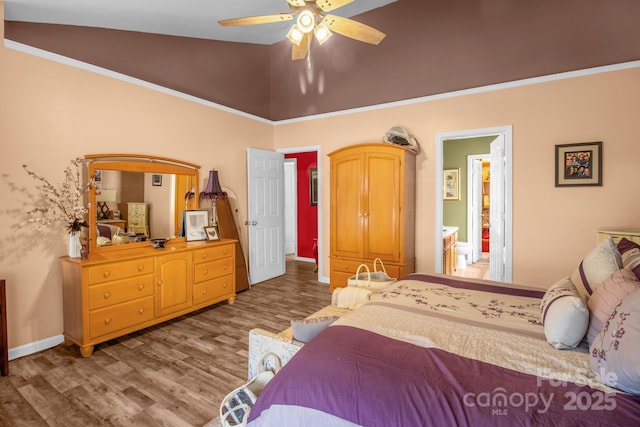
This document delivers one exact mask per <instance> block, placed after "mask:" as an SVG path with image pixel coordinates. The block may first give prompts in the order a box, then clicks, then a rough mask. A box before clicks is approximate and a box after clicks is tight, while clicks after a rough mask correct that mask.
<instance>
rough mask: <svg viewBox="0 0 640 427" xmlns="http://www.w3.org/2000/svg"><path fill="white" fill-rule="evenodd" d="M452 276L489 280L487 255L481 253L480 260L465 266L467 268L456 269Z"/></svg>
mask: <svg viewBox="0 0 640 427" xmlns="http://www.w3.org/2000/svg"><path fill="white" fill-rule="evenodd" d="M451 275H452V276H457V277H467V278H470V279H485V280H489V279H490V277H491V274H490V271H489V253H488V252H483V253H482V258H480V259H479V260H478V261H477V262H474V263H473V264H467V268H465V269H464V270H463V269H458V270H456V271H454V272H453V273H451Z"/></svg>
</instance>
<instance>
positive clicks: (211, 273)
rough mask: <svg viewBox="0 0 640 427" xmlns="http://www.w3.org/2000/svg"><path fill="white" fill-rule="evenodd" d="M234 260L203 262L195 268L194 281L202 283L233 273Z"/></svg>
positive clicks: (224, 259)
mask: <svg viewBox="0 0 640 427" xmlns="http://www.w3.org/2000/svg"><path fill="white" fill-rule="evenodd" d="M233 268H234V265H233V259H232V258H222V259H218V260H215V261H209V262H203V263H200V264H196V265H195V266H194V274H193V281H194V283H201V282H204V281H207V280H211V279H215V278H216V277H220V276H225V275H227V274H231V273H233Z"/></svg>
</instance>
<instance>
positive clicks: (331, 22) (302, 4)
mask: <svg viewBox="0 0 640 427" xmlns="http://www.w3.org/2000/svg"><path fill="white" fill-rule="evenodd" d="M352 1H354V0H307V1H305V0H287V3H289V7H290V8H291V12H290V13H279V14H277V15H261V16H249V17H246V18H233V19H225V20H222V21H218V23H219V24H220V25H222V26H225V27H230V26H237V25H256V24H269V23H273V22H284V21H291V20H293V18H294V16H296V15H297V18H296V23H295V24H293V25H292V26H291V29H290V30H289V33H288V34H287V38H288V39H289V40H291V42H292V43H293V47H292V49H291V59H293V60H296V59H303V58H304V57H305V56H307V53H308V52H309V47H310V46H311V39H312V38H313V36H314V35H315V37H316V40H317V41H318V43H319V44H323V43H324V42H326V41H327V40H328V39H329V37H331V35H332V32H336V33H338V34H341V35H343V36H346V37H349V38H352V39H354V40H358V41H361V42H365V43H370V44H374V45H377V44H379V43H380V42H381V41H382V39H384V38H385V34H384V33H383V32H381V31H378V30H376V29H375V28H373V27H370V26H368V25H365V24H362V23H360V22H357V21H354V20H352V19H349V18H343V17H341V16H336V15H325V12H330V11H332V10H335V9H338V8H340V7H342V6H344V5H346V4H349V3H351V2H352ZM312 33H313V34H312Z"/></svg>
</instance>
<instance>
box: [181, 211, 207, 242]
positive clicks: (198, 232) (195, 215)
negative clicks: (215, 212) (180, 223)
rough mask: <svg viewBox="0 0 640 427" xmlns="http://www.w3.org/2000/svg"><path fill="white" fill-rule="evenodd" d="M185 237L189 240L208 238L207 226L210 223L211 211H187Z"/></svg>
mask: <svg viewBox="0 0 640 427" xmlns="http://www.w3.org/2000/svg"><path fill="white" fill-rule="evenodd" d="M184 222H185V238H186V240H187V242H191V241H195V240H207V233H206V231H205V227H207V226H208V225H209V211H207V210H195V211H185V221H184Z"/></svg>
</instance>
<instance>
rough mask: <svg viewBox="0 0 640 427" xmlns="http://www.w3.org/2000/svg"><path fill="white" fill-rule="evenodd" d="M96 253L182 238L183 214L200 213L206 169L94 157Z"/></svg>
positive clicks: (158, 160)
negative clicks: (201, 177)
mask: <svg viewBox="0 0 640 427" xmlns="http://www.w3.org/2000/svg"><path fill="white" fill-rule="evenodd" d="M85 159H87V162H88V172H87V173H88V175H89V179H90V180H91V181H92V184H93V185H92V186H91V191H90V192H89V204H90V208H89V214H88V215H89V221H88V222H89V239H90V243H89V248H90V253H101V252H109V251H114V250H121V249H131V248H135V247H142V246H145V247H146V246H149V242H148V240H150V239H153V238H167V239H179V238H180V237H178V236H179V235H180V232H181V228H182V213H183V212H184V211H185V210H194V209H198V177H199V170H200V166H198V165H195V164H192V163H187V162H183V161H180V160H175V159H170V158H165V157H154V156H143V155H137V154H88V155H86V156H85Z"/></svg>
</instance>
